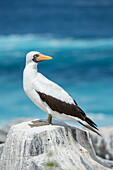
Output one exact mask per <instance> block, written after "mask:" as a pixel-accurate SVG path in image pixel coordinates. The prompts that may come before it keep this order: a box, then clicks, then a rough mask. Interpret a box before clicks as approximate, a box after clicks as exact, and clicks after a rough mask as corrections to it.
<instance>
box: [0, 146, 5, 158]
mask: <svg viewBox="0 0 113 170" xmlns="http://www.w3.org/2000/svg"><path fill="white" fill-rule="evenodd" d="M3 148H4V144H1V145H0V158H1V155H2V152H3Z"/></svg>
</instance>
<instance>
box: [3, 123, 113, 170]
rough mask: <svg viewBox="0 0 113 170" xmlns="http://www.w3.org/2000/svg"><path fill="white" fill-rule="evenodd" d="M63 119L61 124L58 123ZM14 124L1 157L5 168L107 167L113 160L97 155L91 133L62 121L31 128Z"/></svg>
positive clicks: (85, 169) (68, 169)
mask: <svg viewBox="0 0 113 170" xmlns="http://www.w3.org/2000/svg"><path fill="white" fill-rule="evenodd" d="M58 122H59V123H58ZM29 123H30V124H31V122H24V123H21V124H18V125H15V126H13V127H12V128H11V129H10V132H9V134H8V137H7V140H6V143H5V146H4V149H3V153H2V156H1V161H0V167H1V170H49V169H50V170H52V169H54V170H55V169H56V170H61V169H62V170H63V169H65V170H72V169H73V170H81V169H82V170H94V169H98V170H101V169H103V170H107V169H109V168H108V167H113V162H112V161H106V160H103V159H100V158H99V157H97V156H96V155H95V152H94V149H93V147H92V143H91V140H90V138H89V135H88V133H87V132H85V131H83V130H81V129H78V128H74V127H70V126H68V125H66V124H65V123H63V125H62V124H61V122H60V121H57V125H47V126H41V127H34V128H31V127H30V126H29Z"/></svg>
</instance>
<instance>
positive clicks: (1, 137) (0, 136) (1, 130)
mask: <svg viewBox="0 0 113 170" xmlns="http://www.w3.org/2000/svg"><path fill="white" fill-rule="evenodd" d="M32 119H33V118H24V117H22V118H18V119H15V120H13V121H11V122H9V123H8V124H7V125H5V126H2V127H0V144H1V143H4V142H5V141H6V138H7V134H8V132H9V129H10V128H11V126H13V125H16V124H19V123H21V122H25V121H29V120H32Z"/></svg>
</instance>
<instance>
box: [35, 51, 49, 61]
mask: <svg viewBox="0 0 113 170" xmlns="http://www.w3.org/2000/svg"><path fill="white" fill-rule="evenodd" d="M51 59H52V57H50V56H46V55H43V54H41V53H40V54H39V57H37V58H36V61H38V62H40V61H44V60H51Z"/></svg>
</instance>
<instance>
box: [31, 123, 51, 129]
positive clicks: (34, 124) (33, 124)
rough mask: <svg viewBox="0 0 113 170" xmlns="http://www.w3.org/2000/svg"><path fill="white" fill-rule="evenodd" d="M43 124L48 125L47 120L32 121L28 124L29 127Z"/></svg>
mask: <svg viewBox="0 0 113 170" xmlns="http://www.w3.org/2000/svg"><path fill="white" fill-rule="evenodd" d="M45 125H50V123H49V122H43V121H32V124H29V126H30V127H31V128H33V127H39V126H45Z"/></svg>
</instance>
